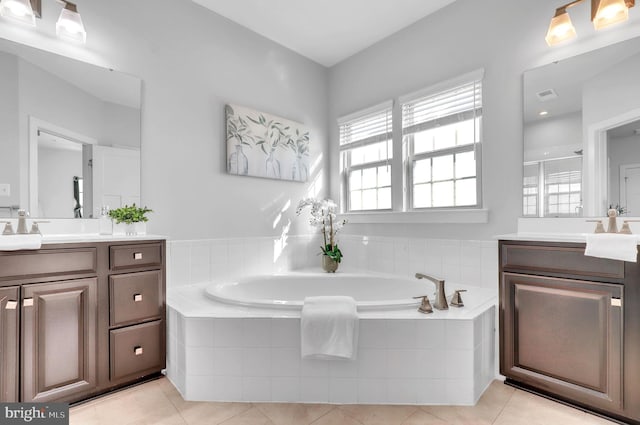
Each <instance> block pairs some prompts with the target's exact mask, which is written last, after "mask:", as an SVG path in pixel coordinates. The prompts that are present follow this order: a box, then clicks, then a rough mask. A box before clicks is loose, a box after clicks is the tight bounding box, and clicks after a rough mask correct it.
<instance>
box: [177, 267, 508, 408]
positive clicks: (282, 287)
mask: <svg viewBox="0 0 640 425" xmlns="http://www.w3.org/2000/svg"><path fill="white" fill-rule="evenodd" d="M446 289H447V291H446V292H447V299H448V300H450V294H452V293H453V291H454V290H456V289H466V290H467V292H466V293H464V294H463V300H464V302H465V306H464V307H462V308H456V307H450V309H449V310H442V311H441V310H434V313H432V314H422V313H419V312H418V311H417V306H418V304H419V303H418V301H417V300H415V299H413V297H414V296H421V295H426V294H430V298H431V299H433V294H434V292H435V288H434V285H433V284H431V283H430V282H427V281H425V280H417V279H411V278H407V277H397V276H388V275H378V274H368V273H367V274H363V273H340V272H339V273H336V274H325V273H318V272H295V273H287V274H282V275H270V276H262V277H251V278H239V279H233V280H228V281H224V282H209V283H202V284H197V285H191V286H183V287H178V288H171V287H170V288H169V290H168V291H167V309H168V314H167V318H168V339H167V341H168V353H167V375H168V377H169V379H171V381H172V382H173V383H174V384H175V385H176V388H178V390H179V391H180V392H181V394H182V395H183V397H184V398H185V399H186V400H194V401H196V400H198V401H205V400H206V401H244V402H289V403H291V402H301V403H340V404H350V403H359V404H420V405H439V404H447V405H473V404H474V403H475V402H476V401H477V400H478V399H479V397H480V396H481V395H482V392H483V391H484V389H486V387H487V386H488V385H489V384H490V383H491V381H492V380H493V379H494V378H495V376H496V371H495V363H496V348H495V341H496V336H495V327H496V326H495V316H496V301H497V294H496V293H495V292H496V291H494V290H489V289H484V288H479V287H474V286H472V285H458V284H455V283H451V282H447V284H446ZM312 295H349V296H352V297H353V298H354V299H355V300H356V303H357V305H358V313H359V316H360V321H359V322H360V323H359V328H360V329H359V336H358V344H357V358H356V359H355V360H353V361H347V360H309V359H302V358H301V355H300V309H301V307H302V304H303V300H304V297H306V296H312Z"/></svg>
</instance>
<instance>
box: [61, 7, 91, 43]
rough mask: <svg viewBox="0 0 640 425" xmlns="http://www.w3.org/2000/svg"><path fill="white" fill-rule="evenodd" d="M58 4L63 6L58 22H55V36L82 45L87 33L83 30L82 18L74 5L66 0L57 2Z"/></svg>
mask: <svg viewBox="0 0 640 425" xmlns="http://www.w3.org/2000/svg"><path fill="white" fill-rule="evenodd" d="M58 2H59V3H63V4H64V8H63V9H62V11H61V12H60V17H59V18H58V22H56V34H57V35H58V37H60V38H65V39H67V40H72V41H76V42H79V43H82V44H84V43H86V42H87V32H86V31H85V29H84V24H83V23H82V18H81V17H80V14H79V13H78V8H77V6H76V5H75V3H71V2H70V1H66V0H58Z"/></svg>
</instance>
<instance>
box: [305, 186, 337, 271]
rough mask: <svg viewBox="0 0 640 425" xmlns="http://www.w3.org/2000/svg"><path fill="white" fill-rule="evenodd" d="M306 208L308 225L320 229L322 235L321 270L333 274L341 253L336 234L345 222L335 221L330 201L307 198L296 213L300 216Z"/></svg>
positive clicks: (333, 203) (334, 213)
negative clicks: (309, 211) (308, 214)
mask: <svg viewBox="0 0 640 425" xmlns="http://www.w3.org/2000/svg"><path fill="white" fill-rule="evenodd" d="M306 207H310V208H311V219H310V220H309V224H311V225H312V226H314V227H318V228H320V232H321V233H322V240H323V245H322V246H321V247H320V249H321V250H322V268H323V269H324V271H326V272H328V273H335V271H336V270H337V269H338V264H339V263H340V262H341V261H342V257H343V256H342V251H340V248H338V244H337V242H336V233H337V232H338V230H340V229H341V228H342V227H343V226H344V225H345V224H346V223H347V221H346V220H337V216H336V208H337V207H336V203H335V202H333V201H332V200H331V199H323V200H317V199H314V198H307V199H303V200H302V201H300V203H299V204H298V208H297V210H296V213H297V214H298V215H300V213H302V210H304V209H305V208H306Z"/></svg>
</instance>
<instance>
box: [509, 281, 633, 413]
mask: <svg viewBox="0 0 640 425" xmlns="http://www.w3.org/2000/svg"><path fill="white" fill-rule="evenodd" d="M622 305H623V287H622V286H621V285H613V284H603V283H594V282H586V281H580V280H570V279H559V278H549V277H541V276H530V275H521V274H512V273H503V275H502V280H501V316H502V317H501V319H502V320H501V326H502V327H503V332H502V341H501V343H502V350H501V365H500V366H501V367H500V371H501V373H502V374H504V375H505V376H506V377H508V378H511V379H514V380H516V381H519V382H522V383H524V384H527V385H531V386H534V387H536V388H539V389H541V390H544V391H547V392H549V393H552V394H555V395H557V396H559V397H564V398H567V399H570V400H573V401H575V402H577V403H582V404H585V405H589V406H592V407H594V408H600V409H606V410H608V411H612V412H619V411H621V410H622V407H623V406H622V376H623V375H622V372H623V371H622V368H623V363H622V344H623V328H622V308H623V307H622Z"/></svg>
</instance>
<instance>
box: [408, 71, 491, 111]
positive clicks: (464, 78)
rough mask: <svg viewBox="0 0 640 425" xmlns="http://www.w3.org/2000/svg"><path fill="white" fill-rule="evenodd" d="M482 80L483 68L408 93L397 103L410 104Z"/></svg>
mask: <svg viewBox="0 0 640 425" xmlns="http://www.w3.org/2000/svg"><path fill="white" fill-rule="evenodd" d="M483 78H484V68H480V69H476V70H475V71H471V72H468V73H466V74H464V75H460V76H458V77H455V78H451V79H449V80H446V81H441V82H439V83H436V84H433V85H431V86H429V87H425V88H423V89H420V90H418V91H415V92H413V93H408V94H405V95H403V96H400V97H398V102H399V103H400V104H401V105H402V104H405V103H409V102H412V101H414V100H418V99H421V98H423V97H427V96H431V95H433V94H437V93H440V92H442V91H445V90H447V89H451V88H453V87H456V86H459V85H462V84H465V83H470V82H472V81H481V80H482V79H483Z"/></svg>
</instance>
